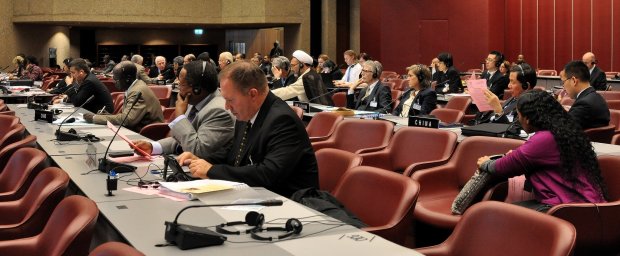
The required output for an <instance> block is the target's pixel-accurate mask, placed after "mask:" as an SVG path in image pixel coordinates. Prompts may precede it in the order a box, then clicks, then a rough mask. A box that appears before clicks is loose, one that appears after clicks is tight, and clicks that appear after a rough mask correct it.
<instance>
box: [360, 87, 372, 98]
mask: <svg viewBox="0 0 620 256" xmlns="http://www.w3.org/2000/svg"><path fill="white" fill-rule="evenodd" d="M371 91H372V88H370V86H368V87H366V94H364V97H362V101H364V100H365V99H366V98H368V96H370V92H371Z"/></svg>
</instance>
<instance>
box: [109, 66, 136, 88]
mask: <svg viewBox="0 0 620 256" xmlns="http://www.w3.org/2000/svg"><path fill="white" fill-rule="evenodd" d="M120 79H121V80H122V81H123V82H125V86H131V84H132V83H133V81H134V80H136V74H134V75H132V74H128V73H125V67H121V77H120ZM114 86H115V87H116V88H117V89H119V90H125V88H121V85H120V84H118V83H115V84H114Z"/></svg>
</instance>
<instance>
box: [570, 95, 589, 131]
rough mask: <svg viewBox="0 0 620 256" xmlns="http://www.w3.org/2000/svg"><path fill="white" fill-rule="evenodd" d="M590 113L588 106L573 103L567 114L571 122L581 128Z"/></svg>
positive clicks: (577, 102) (581, 103) (576, 102)
mask: <svg viewBox="0 0 620 256" xmlns="http://www.w3.org/2000/svg"><path fill="white" fill-rule="evenodd" d="M591 111H592V109H591V108H590V105H589V104H585V103H583V102H579V101H575V103H573V105H572V106H571V108H570V109H569V110H568V114H569V115H571V116H572V117H573V120H575V121H576V122H577V123H578V124H579V125H580V126H582V127H583V125H584V123H585V122H586V120H587V119H588V118H587V116H588V115H590V113H591Z"/></svg>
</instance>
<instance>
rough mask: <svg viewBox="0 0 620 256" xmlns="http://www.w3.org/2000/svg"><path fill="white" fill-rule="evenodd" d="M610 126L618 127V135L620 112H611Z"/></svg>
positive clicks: (615, 110)
mask: <svg viewBox="0 0 620 256" xmlns="http://www.w3.org/2000/svg"><path fill="white" fill-rule="evenodd" d="M609 124H611V125H614V126H616V133H618V131H620V110H617V109H610V110H609Z"/></svg>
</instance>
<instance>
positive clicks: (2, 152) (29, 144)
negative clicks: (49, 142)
mask: <svg viewBox="0 0 620 256" xmlns="http://www.w3.org/2000/svg"><path fill="white" fill-rule="evenodd" d="M36 140H37V137H36V136H34V135H28V136H26V137H25V138H23V139H21V140H19V141H16V142H14V143H11V144H9V145H6V146H5V147H4V148H1V149H0V168H4V167H5V166H6V164H7V162H8V161H9V158H11V156H12V155H13V153H15V151H17V150H18V149H20V148H36V146H37V141H36ZM0 175H1V173H0Z"/></svg>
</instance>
